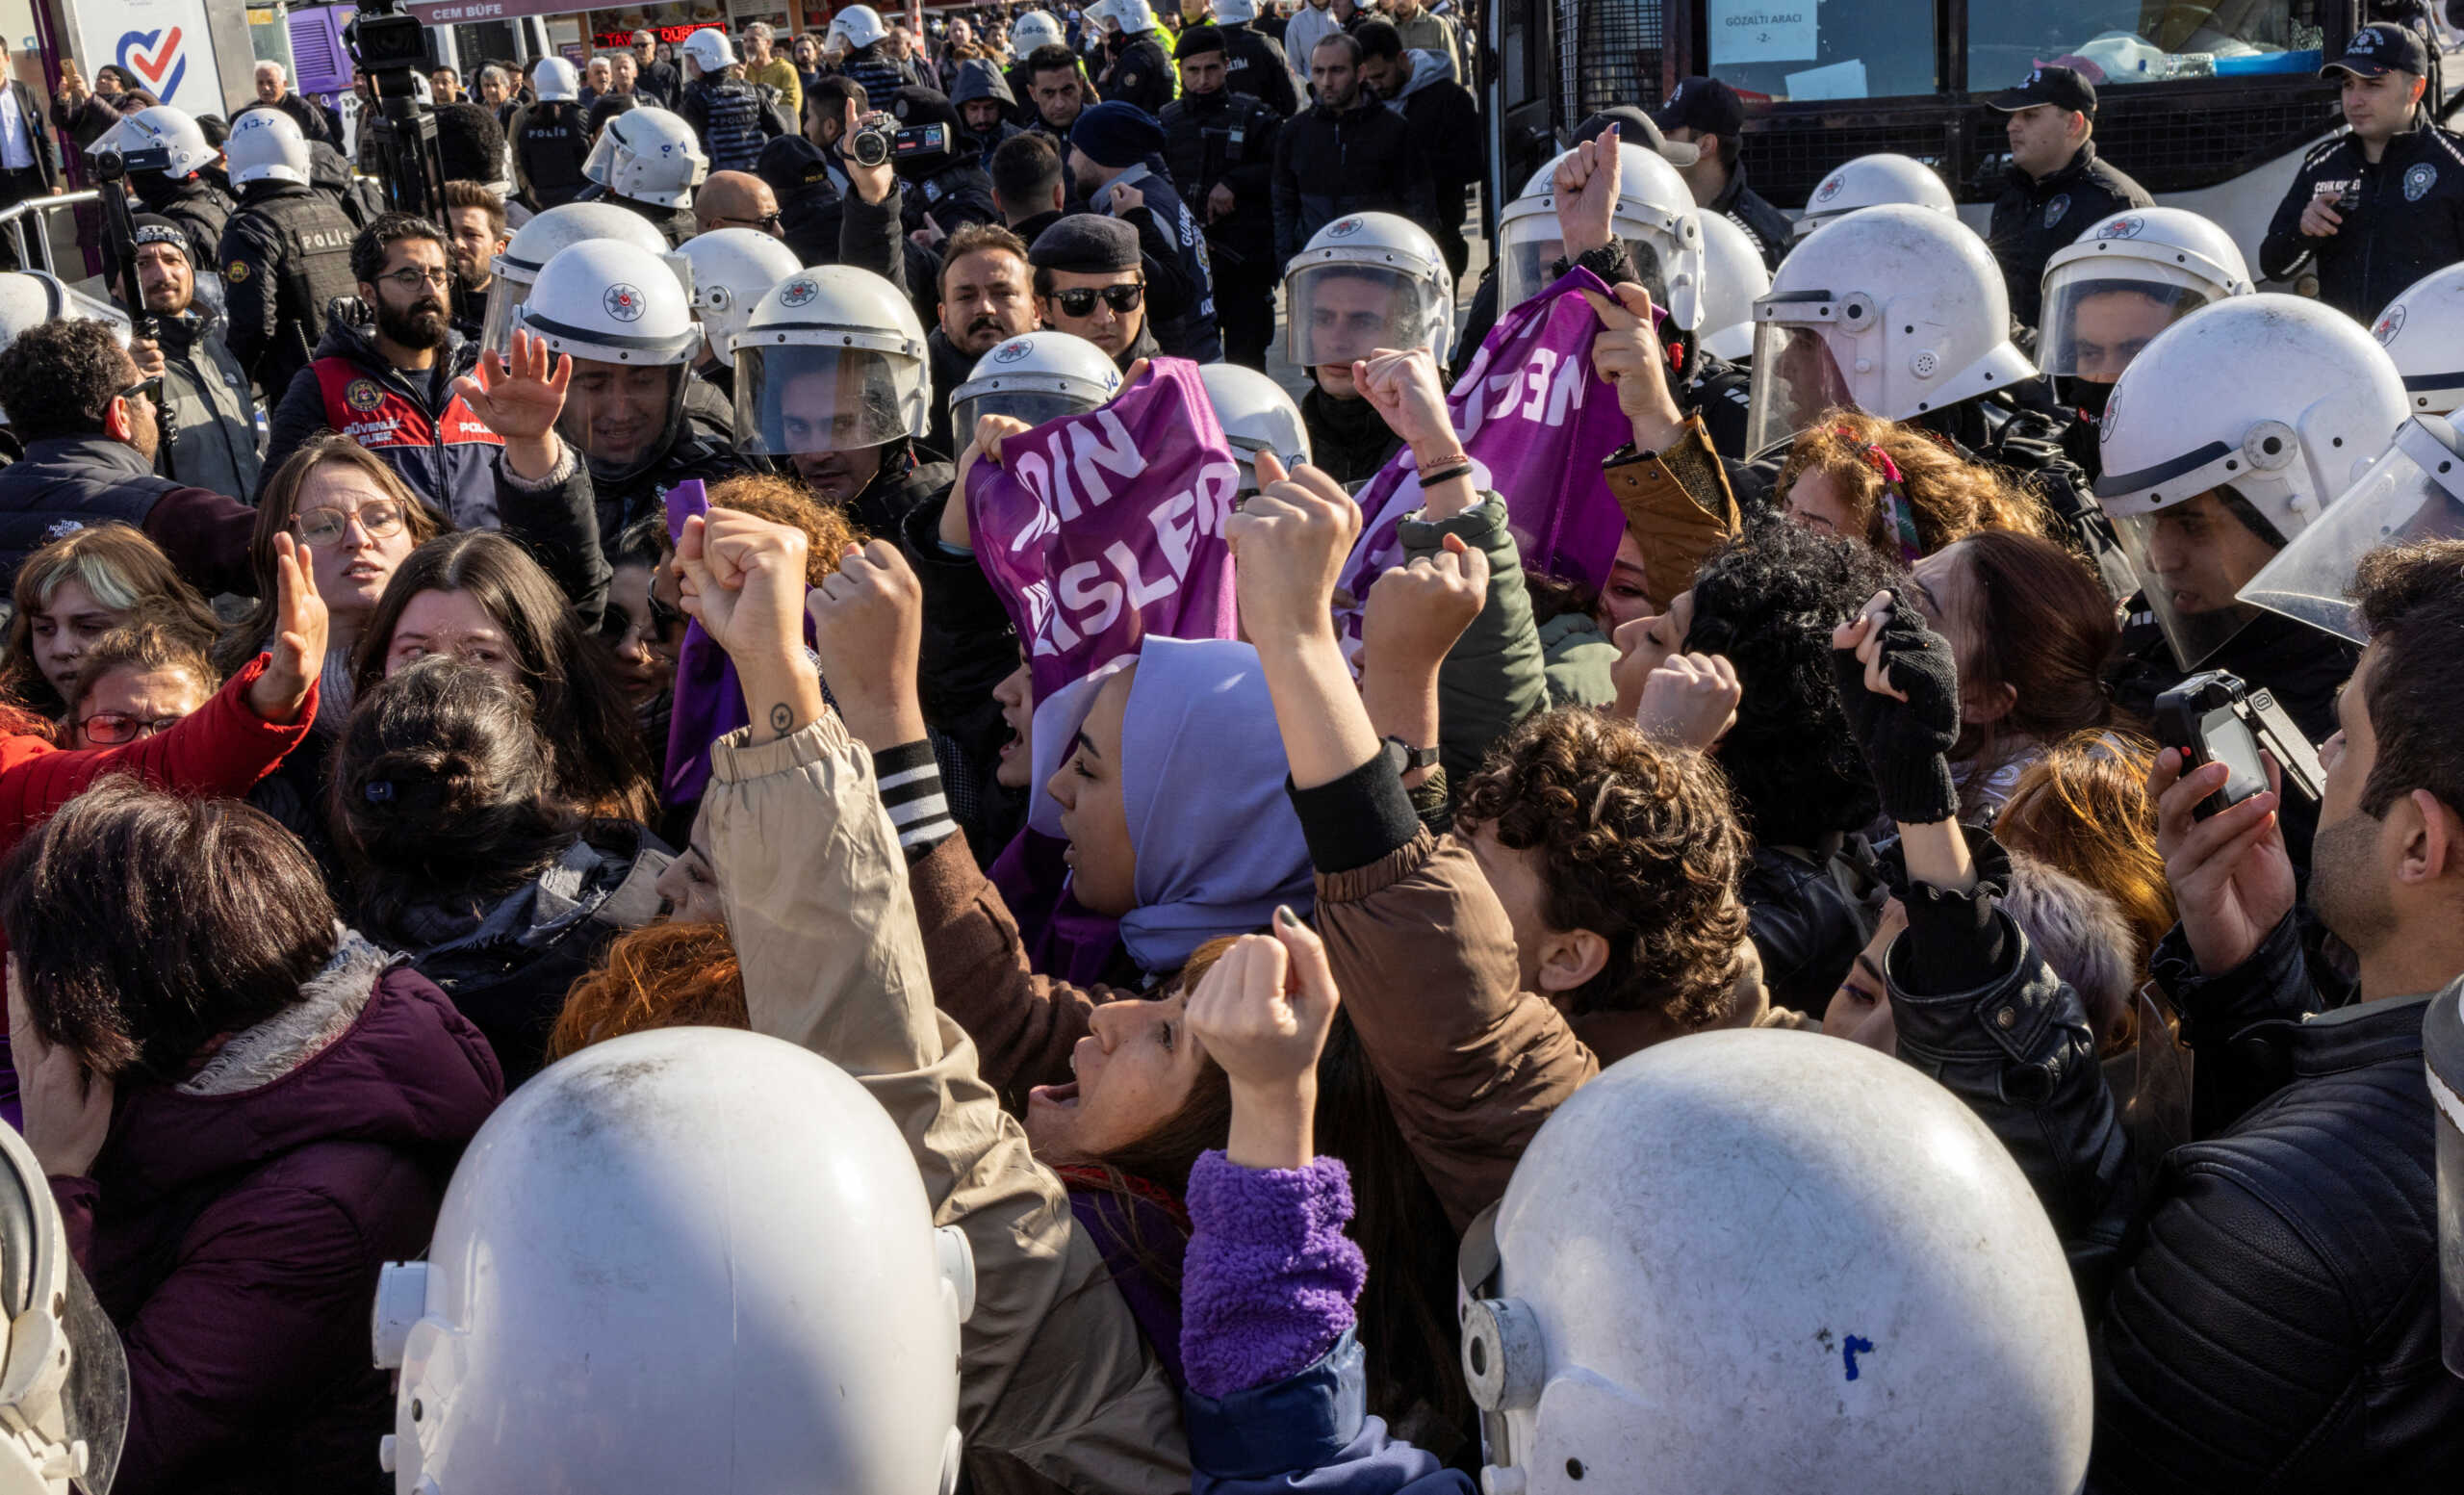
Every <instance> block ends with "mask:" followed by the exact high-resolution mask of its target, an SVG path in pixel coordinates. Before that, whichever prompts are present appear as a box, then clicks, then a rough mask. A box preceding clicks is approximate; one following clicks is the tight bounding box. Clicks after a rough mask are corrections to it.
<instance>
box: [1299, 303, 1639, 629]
mask: <svg viewBox="0 0 2464 1495" xmlns="http://www.w3.org/2000/svg"><path fill="white" fill-rule="evenodd" d="M1587 290H1588V291H1598V292H1600V293H1602V294H1603V295H1605V294H1606V293H1607V290H1608V288H1607V287H1606V286H1605V285H1604V284H1603V283H1602V282H1601V280H1600V277H1598V276H1597V275H1594V274H1592V273H1591V271H1587V270H1579V269H1578V270H1574V271H1568V272H1567V273H1566V275H1565V277H1564V278H1563V279H1561V280H1559V281H1558V282H1557V283H1556V284H1555V285H1553V286H1551V287H1550V288H1549V289H1548V290H1547V291H1545V292H1543V293H1542V294H1541V295H1539V296H1533V297H1532V298H1531V299H1530V300H1528V301H1526V302H1524V303H1523V304H1522V305H1521V306H1518V307H1516V308H1514V309H1513V310H1512V311H1510V312H1507V313H1506V314H1505V315H1504V316H1503V317H1501V318H1500V319H1498V324H1497V326H1496V327H1495V328H1493V329H1491V331H1490V333H1489V335H1488V338H1487V340H1486V341H1485V342H1483V343H1481V345H1480V350H1479V352H1478V353H1476V354H1475V355H1474V356H1473V359H1472V363H1471V367H1469V368H1467V369H1465V370H1464V371H1463V377H1461V378H1460V379H1457V380H1456V381H1455V383H1454V388H1453V389H1452V391H1450V393H1449V394H1448V396H1447V400H1446V403H1447V408H1448V409H1450V410H1451V411H1452V412H1453V415H1454V429H1455V430H1456V431H1457V432H1458V433H1459V434H1460V435H1461V436H1462V438H1463V450H1464V451H1465V452H1467V453H1468V454H1469V455H1470V456H1471V458H1472V460H1473V461H1474V462H1475V463H1476V464H1477V466H1476V468H1475V470H1474V472H1473V475H1472V480H1473V481H1474V482H1475V483H1476V484H1477V485H1479V486H1480V487H1482V488H1484V489H1490V490H1493V491H1495V492H1498V493H1501V494H1503V495H1504V496H1505V504H1506V514H1507V523H1508V527H1509V528H1511V529H1512V530H1513V532H1514V542H1515V545H1516V547H1517V548H1518V549H1520V550H1521V551H1522V552H1523V561H1524V564H1525V565H1527V566H1532V567H1536V568H1538V569H1540V570H1543V571H1546V572H1548V573H1549V574H1550V575H1551V576H1554V577H1562V578H1565V579H1566V580H1575V581H1580V582H1582V583H1583V584H1584V585H1585V586H1587V587H1589V588H1590V589H1592V590H1593V591H1595V592H1596V591H1598V590H1599V589H1600V588H1601V587H1602V586H1604V585H1605V584H1606V583H1607V580H1608V568H1609V566H1610V565H1611V563H1613V562H1614V561H1615V560H1616V558H1617V542H1618V540H1619V539H1620V538H1622V537H1623V536H1624V534H1625V532H1626V516H1625V511H1624V510H1623V509H1621V508H1619V507H1618V505H1617V500H1616V497H1615V496H1614V495H1613V494H1611V493H1610V492H1609V491H1608V479H1607V477H1605V476H1604V475H1603V474H1602V472H1601V470H1600V464H1601V462H1602V461H1603V460H1604V458H1606V457H1607V456H1608V454H1609V453H1611V452H1613V451H1616V450H1617V449H1618V448H1620V447H1623V446H1625V445H1626V444H1627V443H1628V442H1630V441H1631V440H1633V439H1634V427H1633V425H1632V423H1631V422H1630V421H1628V420H1627V419H1626V415H1625V412H1624V411H1622V410H1620V409H1619V408H1618V407H1617V391H1616V387H1615V386H1614V385H1613V384H1610V383H1609V382H1608V381H1607V380H1605V379H1603V378H1601V377H1600V376H1599V375H1598V374H1595V373H1593V372H1592V367H1591V341H1592V339H1593V338H1594V337H1596V336H1597V335H1598V334H1599V332H1600V330H1601V327H1600V318H1599V316H1598V314H1596V313H1595V312H1593V311H1592V309H1591V303H1590V302H1589V301H1586V300H1584V299H1583V296H1582V293H1583V292H1584V291H1587ZM1420 507H1421V483H1420V477H1419V475H1418V474H1416V473H1415V472H1414V471H1413V468H1412V454H1411V452H1410V451H1409V450H1405V451H1399V452H1397V453H1396V454H1395V459H1394V460H1393V461H1392V462H1389V463H1388V464H1386V466H1385V467H1384V468H1383V469H1382V470H1380V471H1379V472H1378V474H1377V476H1376V477H1372V478H1371V479H1370V480H1369V482H1368V484H1367V485H1366V486H1365V487H1363V488H1362V489H1361V491H1360V511H1361V516H1362V522H1361V530H1360V539H1359V541H1358V542H1357V543H1356V544H1354V545H1353V547H1352V553H1351V559H1350V560H1349V561H1348V562H1347V564H1346V567H1345V571H1344V580H1343V586H1344V590H1346V591H1347V592H1349V593H1350V594H1351V595H1352V596H1353V597H1356V598H1360V599H1363V600H1364V601H1365V600H1366V599H1367V598H1368V596H1369V588H1370V585H1371V583H1373V582H1374V581H1375V580H1377V578H1378V575H1379V574H1380V573H1381V572H1383V571H1385V570H1386V568H1387V567H1389V566H1397V565H1400V564H1402V561H1403V545H1402V540H1401V538H1400V536H1399V533H1398V531H1399V528H1400V526H1401V524H1402V522H1403V520H1404V518H1405V517H1406V516H1408V515H1410V514H1412V513H1415V512H1417V511H1418V510H1419V508H1420ZM1342 622H1343V625H1344V631H1345V632H1346V634H1347V636H1348V637H1349V638H1351V639H1353V640H1357V639H1358V638H1359V637H1360V611H1359V608H1358V607H1357V606H1355V607H1353V608H1351V609H1350V610H1349V611H1347V612H1346V613H1344V614H1342Z"/></svg>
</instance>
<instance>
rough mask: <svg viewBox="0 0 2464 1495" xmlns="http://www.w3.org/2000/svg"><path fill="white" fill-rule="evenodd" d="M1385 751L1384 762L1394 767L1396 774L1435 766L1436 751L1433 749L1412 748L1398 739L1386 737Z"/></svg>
mask: <svg viewBox="0 0 2464 1495" xmlns="http://www.w3.org/2000/svg"><path fill="white" fill-rule="evenodd" d="M1385 750H1386V760H1387V761H1388V762H1391V763H1393V764H1394V765H1395V772H1396V773H1398V774H1407V773H1410V772H1412V771H1413V770H1414V769H1418V768H1434V767H1436V766H1437V749H1435V748H1433V747H1414V746H1412V745H1411V744H1410V743H1408V742H1406V741H1404V740H1403V739H1402V738H1400V737H1388V738H1387V739H1386V741H1385Z"/></svg>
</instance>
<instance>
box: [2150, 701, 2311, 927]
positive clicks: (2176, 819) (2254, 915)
mask: <svg viewBox="0 0 2464 1495" xmlns="http://www.w3.org/2000/svg"><path fill="white" fill-rule="evenodd" d="M2263 756H2264V755H2263ZM2267 768H2268V786H2267V789H2266V790H2265V791H2264V792H2262V793H2258V794H2253V795H2251V796H2250V797H2249V798H2248V799H2246V800H2244V801H2242V802H2241V803H2240V804H2238V805H2231V806H2227V807H2226V808H2225V809H2223V810H2220V811H2219V812H2216V813H2215V814H2212V815H2210V816H2208V817H2207V818H2206V819H2204V820H2202V819H2200V818H2199V817H2198V813H2197V810H2198V806H2199V805H2200V803H2201V802H2202V801H2204V800H2205V799H2206V798H2207V797H2208V796H2209V795H2211V794H2214V793H2215V792H2217V791H2218V790H2219V789H2221V788H2223V787H2224V781H2225V780H2227V779H2229V778H2231V777H2232V770H2231V769H2229V768H2227V767H2226V766H2225V765H2224V764H2222V763H2202V764H2200V765H2199V766H2198V767H2196V768H2194V769H2192V770H2191V771H2190V772H2189V773H2187V774H2186V773H2184V772H2182V751H2181V749H2179V748H2167V749H2166V750H2165V751H2163V752H2162V753H2159V754H2157V755H2156V760H2155V762H2154V763H2152V764H2150V765H2149V767H2148V770H2147V796H2148V798H2150V799H2152V800H2154V801H2155V802H2156V854H2157V855H2158V856H2160V857H2162V858H2164V859H2165V881H2166V882H2167V883H2168V884H2169V885H2170V886H2171V888H2172V889H2173V908H2174V912H2175V913H2176V914H2178V915H2180V916H2181V920H2182V938H2183V939H2184V940H2186V941H2189V943H2190V947H2191V955H2192V957H2193V958H2194V959H2195V960H2196V961H2197V962H2198V968H2199V969H2200V970H2202V971H2205V972H2206V973H2207V974H2209V975H2211V976H2220V975H2222V974H2224V973H2225V972H2226V971H2228V970H2231V969H2232V968H2233V967H2236V966H2239V965H2241V964H2242V963H2243V962H2244V961H2246V960H2248V959H2249V958H2250V956H2251V955H2252V954H2253V953H2255V952H2256V951H2257V949H2258V948H2259V945H2260V943H2261V942H2262V941H2265V940H2266V939H2267V937H2268V932H2269V931H2270V930H2272V929H2273V928H2275V926H2276V925H2277V924H2279V923H2281V922H2283V920H2284V916H2285V915H2287V914H2290V913H2292V912H2293V903H2294V896H2295V892H2294V882H2293V858H2292V856H2291V855H2290V854H2289V853H2287V852H2286V850H2285V846H2284V825H2283V822H2282V820H2281V819H2280V818H2279V817H2278V816H2277V814H2276V807H2277V806H2279V805H2280V804H2282V803H2283V788H2284V781H2283V777H2282V775H2281V774H2279V773H2278V772H2277V769H2276V764H2275V760H2274V759H2273V758H2268V759H2267Z"/></svg>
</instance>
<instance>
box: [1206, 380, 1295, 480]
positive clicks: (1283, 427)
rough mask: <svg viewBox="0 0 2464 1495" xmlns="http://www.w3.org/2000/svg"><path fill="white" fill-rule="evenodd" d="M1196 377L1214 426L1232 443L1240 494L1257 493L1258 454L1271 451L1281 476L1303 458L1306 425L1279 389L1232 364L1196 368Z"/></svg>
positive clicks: (1290, 399)
mask: <svg viewBox="0 0 2464 1495" xmlns="http://www.w3.org/2000/svg"><path fill="white" fill-rule="evenodd" d="M1197 376H1198V378H1199V379H1200V380H1201V381H1203V382H1204V383H1205V385H1206V399H1207V402H1208V403H1209V404H1212V405H1213V406H1215V419H1216V422H1217V424H1219V425H1221V426H1222V427H1223V435H1224V438H1225V439H1226V440H1227V441H1229V442H1230V443H1231V444H1232V456H1233V459H1234V460H1235V461H1238V462H1239V463H1240V464H1241V491H1242V492H1243V493H1255V492H1257V491H1258V471H1257V456H1258V453H1259V452H1261V451H1271V452H1273V453H1274V454H1275V457H1276V459H1277V460H1278V461H1280V462H1282V463H1283V467H1284V471H1286V472H1290V471H1291V470H1292V469H1294V468H1296V467H1298V466H1299V465H1300V464H1301V463H1303V462H1306V461H1308V460H1309V427H1308V425H1307V424H1306V423H1304V422H1303V421H1302V420H1301V419H1300V407H1299V406H1298V405H1296V404H1294V403H1293V402H1292V397H1291V396H1290V395H1287V394H1285V393H1284V392H1283V386H1282V385H1280V384H1277V383H1276V382H1275V381H1274V380H1272V379H1270V378H1268V377H1267V376H1266V375H1265V374H1260V373H1259V372H1258V371H1257V370H1255V369H1251V368H1247V367H1245V366H1244V365H1241V364H1237V363H1209V364H1200V365H1198V371H1197Z"/></svg>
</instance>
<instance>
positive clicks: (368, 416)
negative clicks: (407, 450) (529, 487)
mask: <svg viewBox="0 0 2464 1495" xmlns="http://www.w3.org/2000/svg"><path fill="white" fill-rule="evenodd" d="M309 367H310V368H312V369H314V370H316V371H317V392H318V394H319V395H320V396H321V397H322V398H323V400H324V404H325V424H326V425H330V426H332V427H333V428H334V429H335V430H338V431H340V432H342V433H343V434H344V435H346V436H347V437H349V438H350V439H351V440H353V441H355V442H358V443H359V444H360V445H361V446H363V447H366V448H368V449H369V450H371V451H376V450H378V449H380V448H385V447H472V446H477V447H501V446H503V445H504V438H503V437H501V436H500V435H498V434H497V433H496V432H494V431H492V430H490V429H488V427H487V425H486V424H485V423H484V422H482V421H481V420H480V419H479V418H478V416H477V415H475V414H474V413H473V412H472V409H471V406H470V405H469V404H468V403H467V402H466V401H464V400H463V399H462V397H461V396H459V395H456V396H454V397H453V398H452V399H451V400H449V401H447V402H446V406H445V413H444V415H443V416H442V417H441V418H439V419H437V420H434V421H431V420H429V419H428V413H427V411H426V410H424V409H423V408H422V407H421V405H420V403H419V401H418V400H413V399H412V398H411V397H410V396H408V395H406V394H404V393H402V392H401V391H400V390H398V389H394V388H391V387H390V386H388V385H387V384H385V383H383V382H382V381H380V380H377V379H374V378H372V377H370V376H369V374H368V371H367V370H366V369H364V368H362V367H361V366H360V365H359V364H358V363H356V362H354V361H353V360H351V359H348V358H320V359H318V360H317V361H316V362H315V363H313V364H310V365H309Z"/></svg>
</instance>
